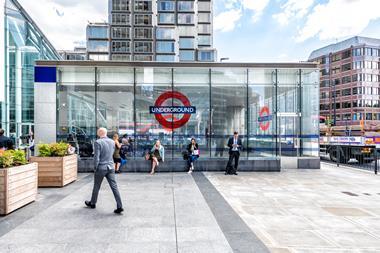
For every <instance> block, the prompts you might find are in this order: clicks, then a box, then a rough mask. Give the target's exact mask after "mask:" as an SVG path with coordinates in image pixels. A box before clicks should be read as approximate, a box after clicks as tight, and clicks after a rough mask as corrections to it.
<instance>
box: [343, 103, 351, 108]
mask: <svg viewBox="0 0 380 253" xmlns="http://www.w3.org/2000/svg"><path fill="white" fill-rule="evenodd" d="M342 108H351V102H343V103H342Z"/></svg>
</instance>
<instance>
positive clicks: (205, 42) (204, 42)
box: [198, 35, 211, 46]
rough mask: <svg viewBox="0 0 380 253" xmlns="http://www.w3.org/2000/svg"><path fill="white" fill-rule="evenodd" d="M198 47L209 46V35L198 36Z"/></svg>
mask: <svg viewBox="0 0 380 253" xmlns="http://www.w3.org/2000/svg"><path fill="white" fill-rule="evenodd" d="M198 45H199V46H211V36H210V35H199V36H198Z"/></svg>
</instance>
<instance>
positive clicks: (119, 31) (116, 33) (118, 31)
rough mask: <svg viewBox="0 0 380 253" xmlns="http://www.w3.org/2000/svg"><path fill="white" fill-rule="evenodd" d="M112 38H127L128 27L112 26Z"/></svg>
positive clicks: (128, 36)
mask: <svg viewBox="0 0 380 253" xmlns="http://www.w3.org/2000/svg"><path fill="white" fill-rule="evenodd" d="M112 38H113V39H129V38H130V28H129V27H112Z"/></svg>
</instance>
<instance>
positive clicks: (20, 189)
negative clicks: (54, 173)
mask: <svg viewBox="0 0 380 253" xmlns="http://www.w3.org/2000/svg"><path fill="white" fill-rule="evenodd" d="M37 178H38V164H37V163H30V164H27V165H22V166H17V167H11V168H7V169H0V215H6V214H9V213H11V212H13V211H14V210H16V209H18V208H20V207H22V206H25V205H26V204H29V203H31V202H33V201H35V200H36V197H37Z"/></svg>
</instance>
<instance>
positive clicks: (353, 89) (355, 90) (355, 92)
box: [352, 87, 358, 95]
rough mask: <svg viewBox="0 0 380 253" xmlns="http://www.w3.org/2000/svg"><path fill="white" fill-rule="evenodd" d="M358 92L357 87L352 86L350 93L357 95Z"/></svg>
mask: <svg viewBox="0 0 380 253" xmlns="http://www.w3.org/2000/svg"><path fill="white" fill-rule="evenodd" d="M357 94H358V88H357V87H354V88H352V95H357Z"/></svg>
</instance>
